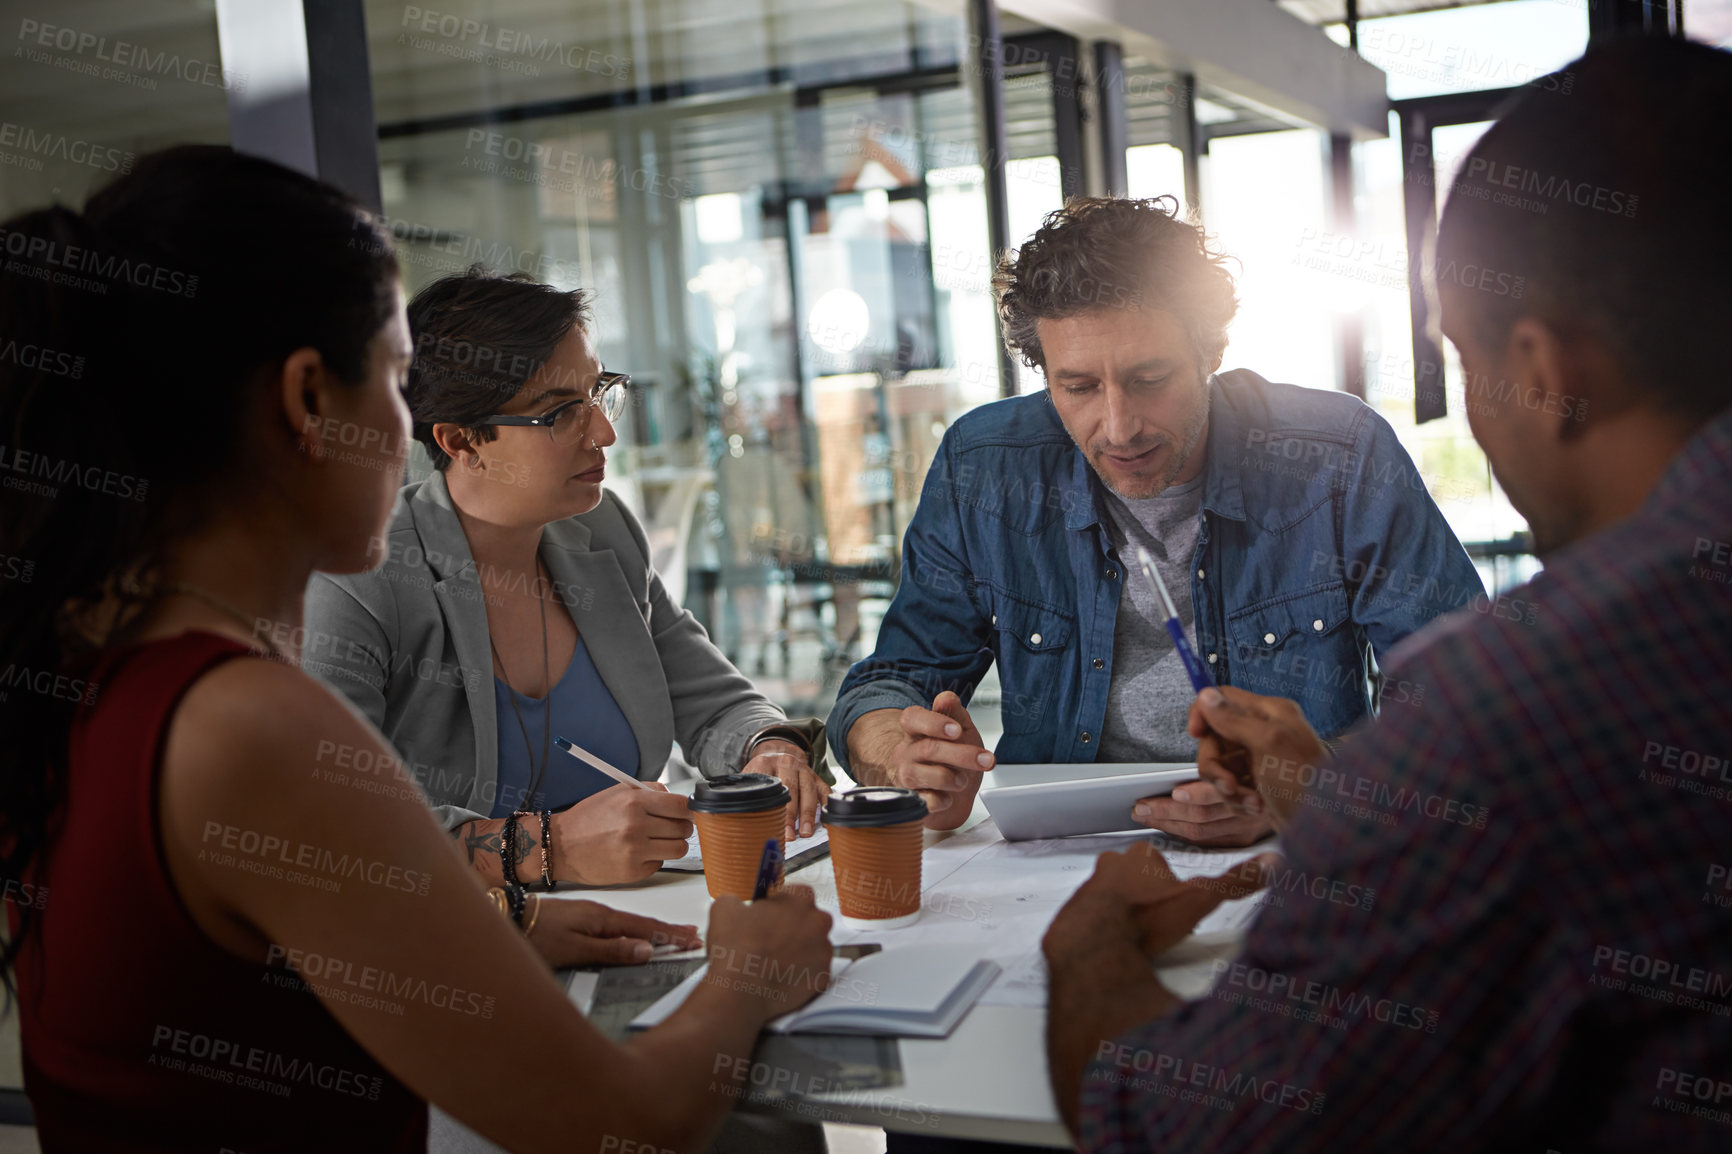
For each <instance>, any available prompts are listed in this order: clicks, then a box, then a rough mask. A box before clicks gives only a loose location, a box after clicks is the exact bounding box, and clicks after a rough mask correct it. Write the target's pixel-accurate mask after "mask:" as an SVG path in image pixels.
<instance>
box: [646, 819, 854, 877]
mask: <svg viewBox="0 0 1732 1154" xmlns="http://www.w3.org/2000/svg"><path fill="white" fill-rule="evenodd" d="M829 844H830V831H829V830H827V829H825V828H824V827H823V826H822V825H820V826H818V828H817V829H816V830H814V831H813V833H812V836H811V837H799V838H795V839H794V840H793V841H791V842H789V843H788V844H787V845H785V846H783V847H782V859H783V861H784V863H785V864H784V866H783V872H784V873H786V872H787V871H789V870H795V869H799V868H800V867H801V866H803V865H806V864H807V862H805V861H802V860H800V855H801V854H803V853H805V852H806V851H807V850H813V849H817V848H818V847H820V846H827V845H829ZM662 868H663V869H665V870H679V871H680V872H682V873H697V872H698V871H700V870H702V869H703V868H704V855H703V851H702V850H700V849H699V848H698V835H697V832H696V831H695V830H694V831H693V832H692V836H691V839H690V840H688V841H687V842H686V856H685V857H682V858H674V859H672V860H670V861H665V862H663V863H662Z"/></svg>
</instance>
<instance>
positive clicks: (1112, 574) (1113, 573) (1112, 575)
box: [1107, 569, 1119, 581]
mask: <svg viewBox="0 0 1732 1154" xmlns="http://www.w3.org/2000/svg"><path fill="white" fill-rule="evenodd" d="M1118 579H1119V571H1118V570H1117V569H1108V570H1107V580H1108V581H1117V580H1118Z"/></svg>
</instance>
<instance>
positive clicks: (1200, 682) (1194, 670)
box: [1137, 545, 1215, 693]
mask: <svg viewBox="0 0 1732 1154" xmlns="http://www.w3.org/2000/svg"><path fill="white" fill-rule="evenodd" d="M1137 565H1138V566H1140V567H1141V568H1142V571H1143V580H1145V581H1147V582H1148V583H1149V588H1150V589H1153V590H1154V591H1155V600H1157V601H1158V602H1160V605H1161V610H1162V612H1164V613H1165V614H1166V615H1167V633H1168V635H1169V636H1171V637H1172V639H1173V648H1175V649H1177V650H1178V651H1179V660H1180V661H1183V662H1184V663H1185V672H1186V673H1188V674H1190V675H1191V688H1192V689H1195V690H1196V691H1197V692H1198V693H1201V692H1203V690H1205V689H1207V688H1209V687H1210V686H1211V685H1213V684H1215V679H1214V678H1212V677H1210V676H1209V671H1208V669H1206V668H1205V667H1204V665H1203V663H1202V662H1201V661H1198V660H1197V654H1196V652H1195V651H1194V650H1193V649H1192V648H1191V643H1190V642H1189V641H1187V640H1185V627H1184V626H1183V625H1181V624H1180V623H1179V609H1178V606H1176V605H1174V604H1173V598H1172V595H1171V594H1170V593H1168V592H1167V583H1166V582H1165V581H1162V580H1161V573H1160V570H1158V569H1156V568H1155V561H1154V558H1152V557H1150V556H1149V551H1148V550H1147V549H1145V548H1143V547H1142V546H1141V545H1138V546H1137Z"/></svg>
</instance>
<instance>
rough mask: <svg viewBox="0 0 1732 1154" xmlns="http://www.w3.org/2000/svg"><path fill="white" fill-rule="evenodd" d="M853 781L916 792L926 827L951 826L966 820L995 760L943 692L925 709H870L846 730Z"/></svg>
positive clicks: (954, 697)
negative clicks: (985, 774) (924, 807)
mask: <svg viewBox="0 0 1732 1154" xmlns="http://www.w3.org/2000/svg"><path fill="white" fill-rule="evenodd" d="M848 759H849V763H850V765H851V766H852V767H853V771H854V779H855V780H856V781H859V782H861V783H862V784H865V785H896V786H901V787H902V788H904V789H912V790H916V791H918V792H919V794H920V800H922V801H924V802H925V803H926V809H927V817H926V826H927V828H928V829H955V828H956V827H957V826H959V825H961V824H962V823H963V822H965V821H967V820H968V815H969V813H970V812H972V810H973V809H974V795H975V794H976V793H978V792H979V791H980V782H981V775H982V774H983V773H985V772H986V771H988V770H990V769H991V768H992V767H993V764H994V763H995V761H996V759H995V758H994V757H993V756H992V754H991V753H989V752H987V750H986V748H985V745H984V743H983V742H982V741H981V740H980V730H978V729H976V728H975V727H974V721H973V719H972V718H970V717H969V716H968V710H966V709H964V708H963V705H962V699H961V698H960V697H958V696H957V695H956V694H954V693H951V692H950V691H949V690H946V691H945V692H943V693H940V694H939V695H938V696H937V697H935V698H933V700H932V708H931V709H922V708H920V707H919V706H918V705H911V706H909V707H908V708H907V709H903V710H894V709H875V710H873V711H872V712H871V713H867V714H864V715H863V716H861V717H860V718H859V720H857V721H855V722H854V725H853V726H852V727H851V728H850V729H849V731H848Z"/></svg>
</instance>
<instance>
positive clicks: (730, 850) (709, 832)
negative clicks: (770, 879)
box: [691, 773, 788, 901]
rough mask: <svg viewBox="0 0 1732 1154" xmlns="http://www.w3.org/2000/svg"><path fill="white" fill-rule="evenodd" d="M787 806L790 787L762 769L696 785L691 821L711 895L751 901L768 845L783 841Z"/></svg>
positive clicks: (712, 779)
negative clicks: (695, 828)
mask: <svg viewBox="0 0 1732 1154" xmlns="http://www.w3.org/2000/svg"><path fill="white" fill-rule="evenodd" d="M787 806H788V787H787V786H785V785H783V784H782V783H781V782H780V781H778V780H776V779H775V778H773V777H769V776H767V775H765V774H762V773H734V774H729V775H728V776H727V777H714V778H710V779H709V780H708V781H700V782H698V784H697V785H696V786H695V787H694V788H693V789H692V801H691V813H692V823H693V824H694V825H696V826H697V827H698V851H699V852H700V853H702V854H703V855H704V884H705V885H707V886H708V887H709V890H710V896H711V897H712V898H719V897H721V896H723V895H724V894H726V895H727V896H728V897H735V898H739V899H740V900H742V901H750V900H751V899H752V888H753V887H754V886H755V885H757V882H758V865H759V863H760V862H762V861H763V858H764V843H765V842H767V841H770V840H772V839H774V840H775V841H778V842H779V841H781V840H782V831H783V828H784V826H785V824H786V822H787ZM774 888H776V887H772V889H774Z"/></svg>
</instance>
